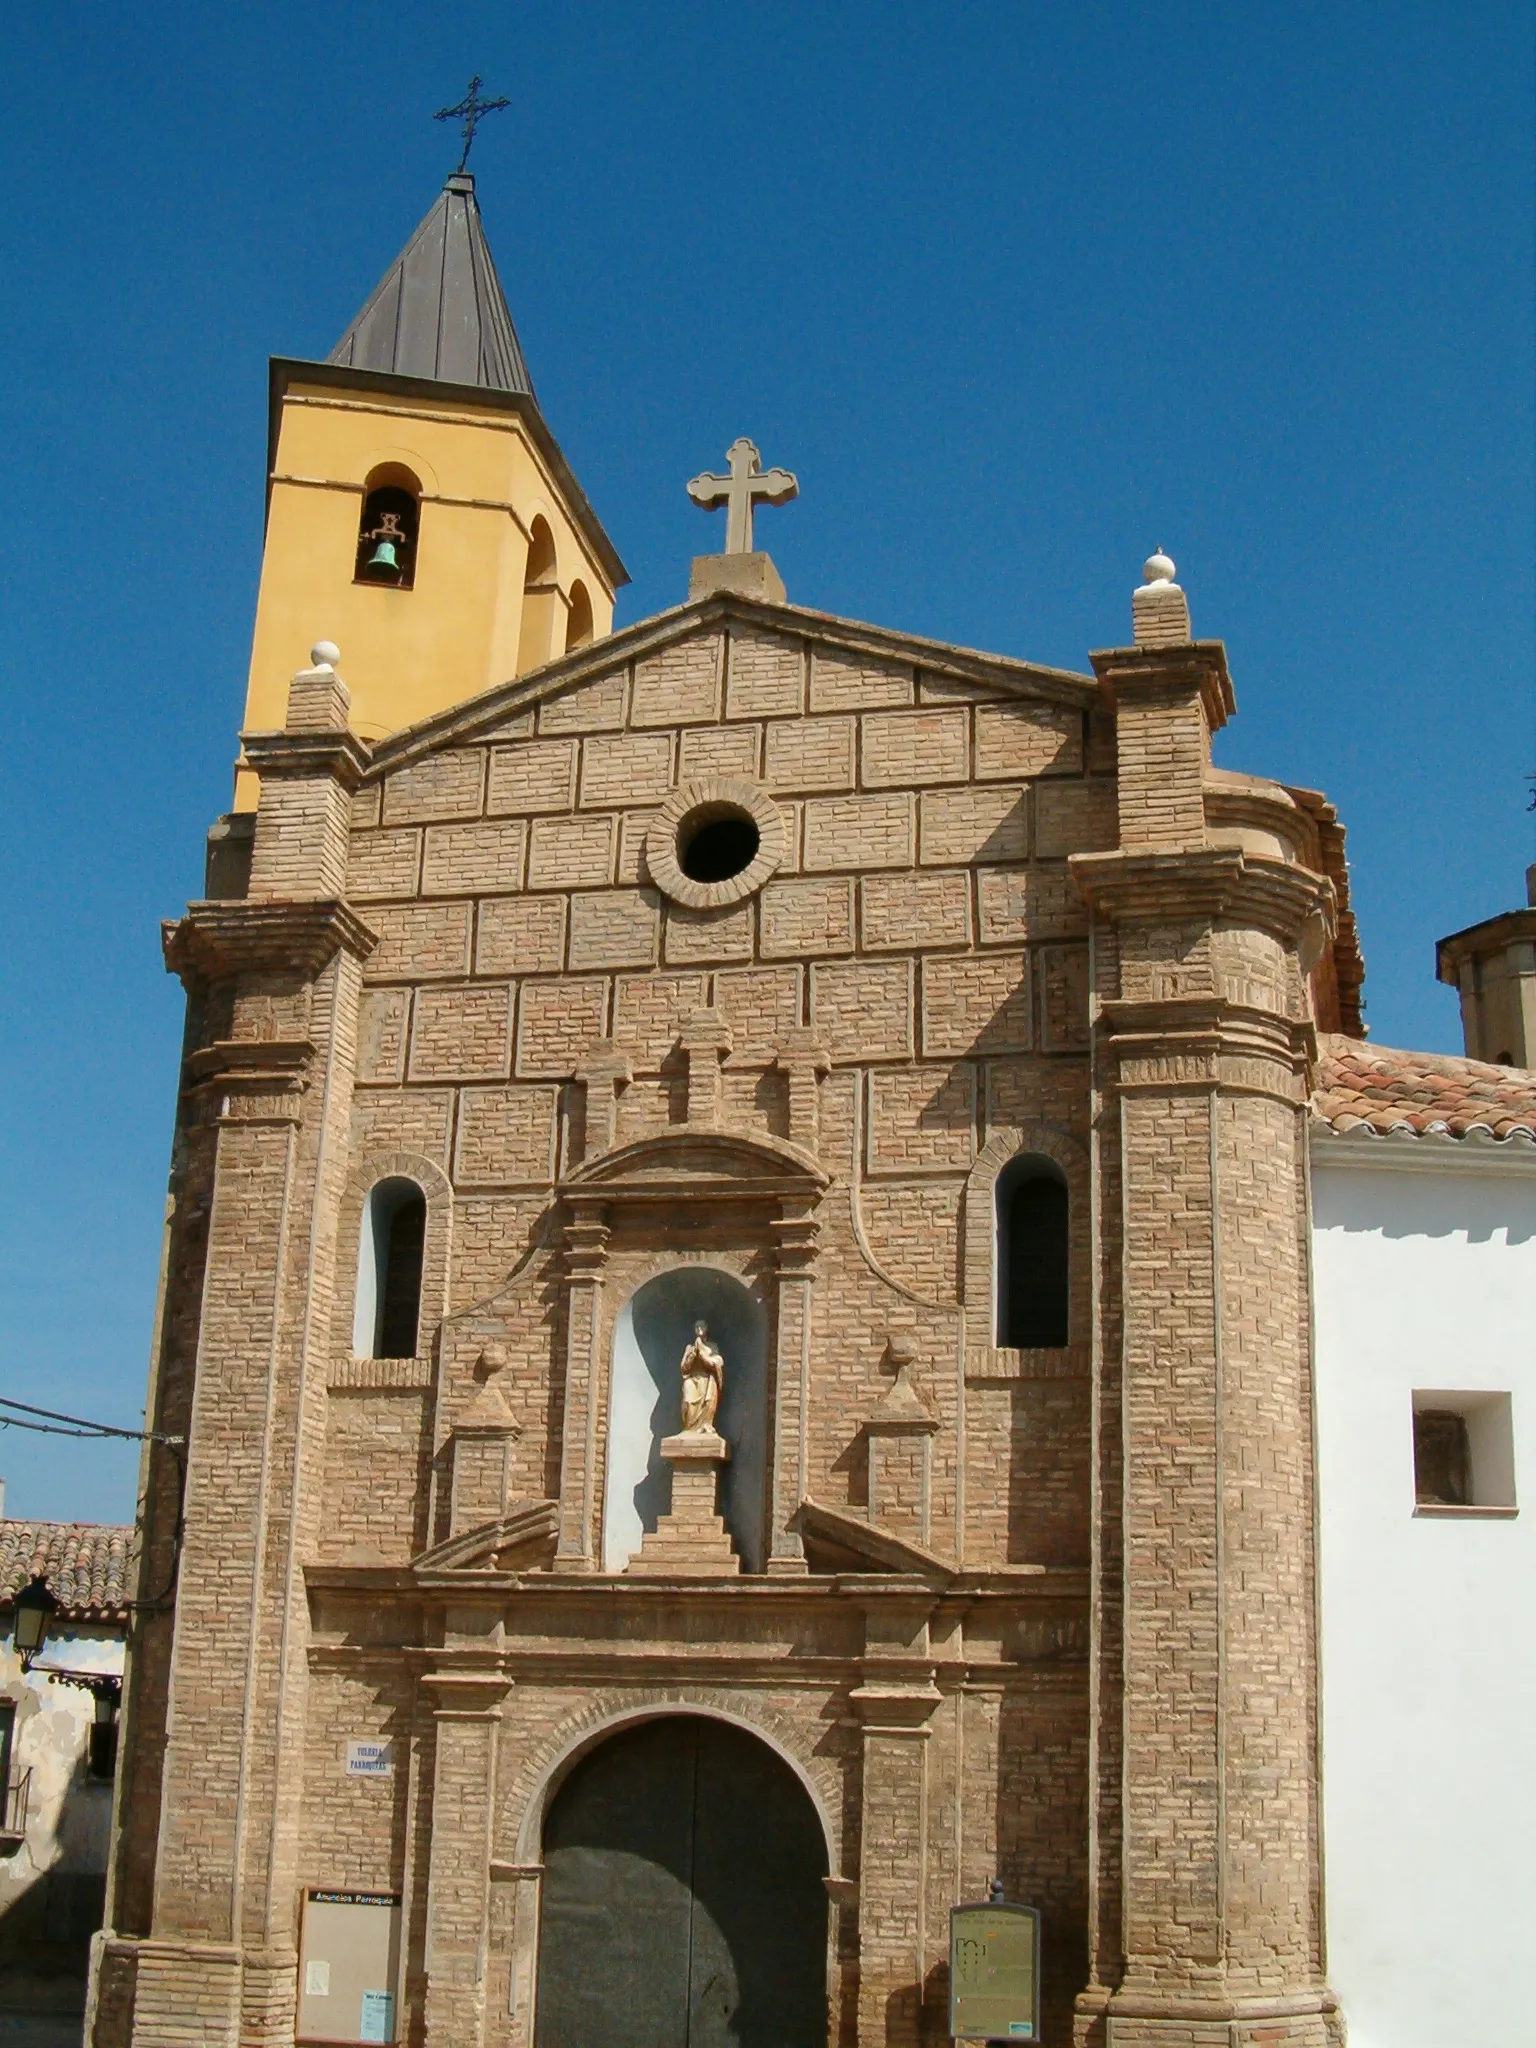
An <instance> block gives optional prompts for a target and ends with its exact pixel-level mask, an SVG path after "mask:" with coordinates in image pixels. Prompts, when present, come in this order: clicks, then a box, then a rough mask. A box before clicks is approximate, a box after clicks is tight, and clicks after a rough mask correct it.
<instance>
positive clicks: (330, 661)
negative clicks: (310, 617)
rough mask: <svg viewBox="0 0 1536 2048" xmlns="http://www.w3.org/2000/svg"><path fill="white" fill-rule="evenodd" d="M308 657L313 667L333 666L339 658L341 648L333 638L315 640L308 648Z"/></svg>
mask: <svg viewBox="0 0 1536 2048" xmlns="http://www.w3.org/2000/svg"><path fill="white" fill-rule="evenodd" d="M309 659H310V662H311V663H312V665H313V666H314V667H315V668H334V667H335V666H336V664H337V662H338V661H340V659H341V649H340V648H339V647H338V646H337V645H336V642H335V641H334V640H317V641H316V642H315V644H314V646H313V647H311V649H310V650H309Z"/></svg>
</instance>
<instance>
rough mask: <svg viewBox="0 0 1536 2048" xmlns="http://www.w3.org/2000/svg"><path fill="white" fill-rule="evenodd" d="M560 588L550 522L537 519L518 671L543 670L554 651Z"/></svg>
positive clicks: (527, 565) (527, 573)
mask: <svg viewBox="0 0 1536 2048" xmlns="http://www.w3.org/2000/svg"><path fill="white" fill-rule="evenodd" d="M559 602H560V586H559V583H558V581H557V579H556V574H555V536H554V535H553V534H552V533H551V532H550V530H549V521H548V520H547V519H544V518H542V517H536V518H535V519H534V522H533V525H532V526H531V527H530V528H529V530H528V559H527V561H526V563H525V564H524V567H523V616H522V622H521V624H520V626H519V628H518V635H517V672H518V674H519V675H522V674H523V673H524V672H525V671H526V670H528V669H531V668H541V667H542V666H543V664H544V663H545V662H546V661H548V660H549V658H550V656H551V654H552V653H553V652H554V647H553V644H552V643H553V639H554V625H555V607H556V606H557V605H558V604H559Z"/></svg>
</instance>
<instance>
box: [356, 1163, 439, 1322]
mask: <svg viewBox="0 0 1536 2048" xmlns="http://www.w3.org/2000/svg"><path fill="white" fill-rule="evenodd" d="M426 1236H427V1198H426V1196H425V1195H424V1194H423V1193H422V1192H421V1189H420V1188H419V1187H418V1186H417V1185H416V1183H415V1181H413V1180H381V1181H379V1182H378V1183H377V1184H376V1185H375V1186H374V1187H372V1188H370V1189H369V1192H368V1199H367V1201H366V1202H365V1203H364V1204H363V1227H362V1235H361V1239H360V1242H359V1245H358V1256H357V1308H356V1311H355V1313H354V1315H353V1319H352V1350H353V1354H354V1356H355V1357H358V1358H414V1357H415V1356H416V1345H417V1342H418V1339H419V1335H420V1325H421V1257H422V1250H423V1247H424V1246H425V1243H426Z"/></svg>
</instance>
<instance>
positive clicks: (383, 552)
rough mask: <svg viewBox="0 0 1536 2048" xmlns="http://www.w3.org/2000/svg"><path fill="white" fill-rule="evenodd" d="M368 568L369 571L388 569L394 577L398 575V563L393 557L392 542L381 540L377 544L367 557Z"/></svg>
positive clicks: (393, 547) (393, 546) (394, 556)
mask: <svg viewBox="0 0 1536 2048" xmlns="http://www.w3.org/2000/svg"><path fill="white" fill-rule="evenodd" d="M368 567H369V568H370V569H389V570H392V571H393V572H394V573H395V574H396V575H399V573H400V563H399V560H398V559H397V557H396V555H395V544H394V542H393V541H392V540H381V541H380V542H379V544H378V546H377V547H376V548H375V549H374V551H373V553H372V554H371V555H370V556H369V557H368Z"/></svg>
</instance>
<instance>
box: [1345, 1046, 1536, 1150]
mask: <svg viewBox="0 0 1536 2048" xmlns="http://www.w3.org/2000/svg"><path fill="white" fill-rule="evenodd" d="M1318 1044H1319V1054H1320V1057H1319V1060H1318V1071H1317V1087H1316V1089H1315V1090H1314V1092H1313V1096H1312V1112H1313V1114H1314V1116H1317V1117H1319V1118H1320V1119H1321V1120H1322V1122H1324V1123H1325V1124H1327V1125H1328V1126H1329V1128H1330V1129H1332V1130H1335V1131H1340V1132H1343V1131H1354V1130H1360V1129H1361V1128H1362V1127H1363V1128H1365V1129H1368V1130H1373V1131H1380V1132H1382V1133H1386V1132H1388V1131H1407V1132H1412V1133H1414V1134H1415V1135H1417V1136H1421V1137H1422V1136H1423V1135H1424V1134H1425V1133H1426V1132H1436V1133H1439V1134H1443V1135H1444V1136H1446V1137H1451V1138H1465V1137H1467V1136H1468V1135H1469V1134H1470V1133H1472V1132H1474V1131H1480V1132H1482V1131H1485V1132H1487V1133H1488V1134H1489V1136H1491V1137H1494V1138H1511V1137H1517V1136H1518V1137H1523V1138H1529V1139H1536V1073H1529V1072H1527V1071H1526V1070H1525V1069H1524V1068H1523V1067H1494V1066H1488V1065H1486V1064H1485V1063H1484V1062H1483V1061H1482V1060H1466V1059H1454V1058H1452V1057H1450V1056H1449V1055H1448V1054H1445V1053H1434V1052H1398V1051H1395V1050H1394V1049H1393V1048H1392V1047H1391V1046H1387V1045H1368V1044H1366V1043H1365V1042H1364V1041H1362V1040H1360V1039H1357V1038H1344V1037H1341V1036H1338V1035H1336V1034H1333V1033H1330V1034H1328V1035H1326V1036H1324V1037H1322V1038H1320V1039H1319V1041H1318Z"/></svg>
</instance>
